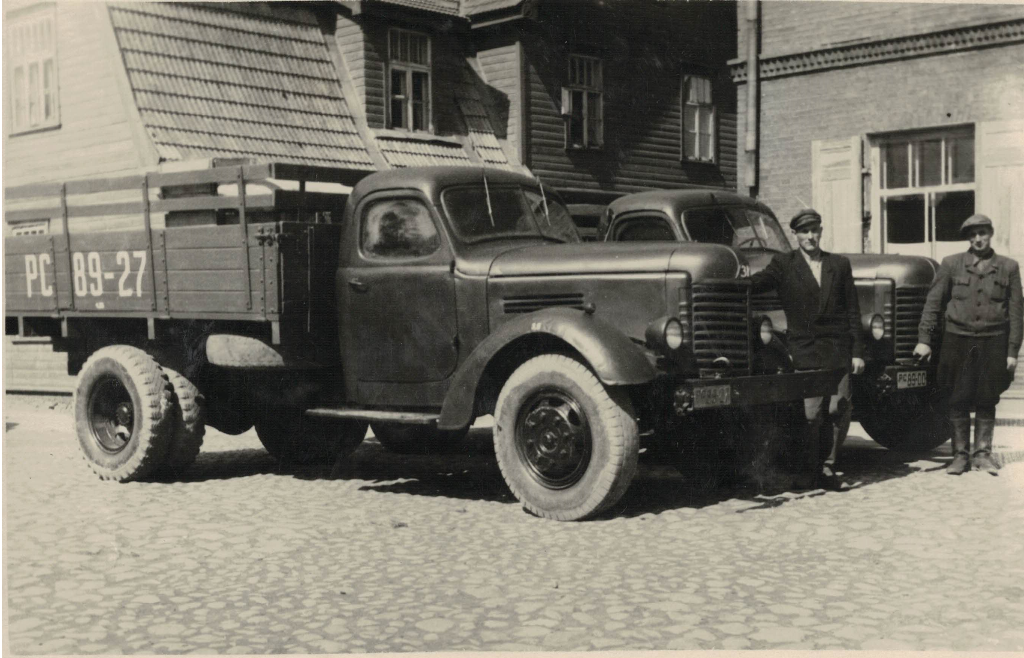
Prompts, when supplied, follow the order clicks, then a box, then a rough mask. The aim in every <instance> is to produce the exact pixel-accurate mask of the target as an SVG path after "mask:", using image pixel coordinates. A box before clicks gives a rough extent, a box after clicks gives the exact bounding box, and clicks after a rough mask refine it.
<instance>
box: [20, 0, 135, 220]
mask: <svg viewBox="0 0 1024 658" xmlns="http://www.w3.org/2000/svg"><path fill="white" fill-rule="evenodd" d="M56 17H57V22H56V29H57V41H58V44H59V46H58V49H57V76H58V81H59V88H60V98H59V104H60V120H61V123H60V126H59V127H57V128H53V129H46V130H41V131H37V132H33V133H26V134H20V135H9V134H8V135H7V137H6V139H5V140H4V156H3V158H4V185H5V186H14V185H21V184H25V183H31V182H37V181H56V180H72V179H79V178H83V177H90V176H101V175H119V174H125V173H131V172H136V171H139V170H140V169H142V168H144V167H146V166H149V165H152V164H155V160H153V159H150V157H149V152H148V151H147V150H146V149H140V148H139V144H138V142H137V138H138V135H137V130H138V126H133V124H132V122H133V115H132V113H131V111H130V103H131V98H130V96H129V97H127V98H126V97H124V96H123V89H122V88H121V86H120V85H119V83H118V79H119V76H123V75H124V73H123V70H121V69H120V67H121V62H120V61H119V60H118V59H116V58H115V55H116V52H117V51H116V46H115V44H114V43H113V42H112V39H113V32H112V30H111V28H110V26H109V18H108V15H107V12H106V9H105V7H103V6H102V5H97V4H95V3H77V2H67V3H63V2H62V3H57V4H56ZM104 21H107V23H106V24H105V23H104ZM8 128H9V127H8V126H7V125H5V130H8ZM103 223H104V221H103V220H102V219H101V218H90V219H85V218H83V220H82V222H81V224H80V225H79V228H81V227H83V226H84V225H89V226H92V227H95V228H99V226H101V225H102V224H103Z"/></svg>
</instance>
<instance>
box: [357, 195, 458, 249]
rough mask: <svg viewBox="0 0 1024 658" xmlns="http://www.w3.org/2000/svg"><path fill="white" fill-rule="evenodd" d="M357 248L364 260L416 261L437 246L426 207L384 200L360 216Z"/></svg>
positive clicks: (431, 221) (396, 200) (432, 224)
mask: <svg viewBox="0 0 1024 658" xmlns="http://www.w3.org/2000/svg"><path fill="white" fill-rule="evenodd" d="M360 246H361V247H362V250H363V253H364V254H366V256H367V257H368V258H372V259H377V258H416V257H418V256H427V255H429V254H432V253H434V252H435V251H437V250H438V248H440V246H441V238H440V236H439V235H438V234H437V227H436V226H435V225H434V221H433V220H432V219H431V218H430V211H429V210H427V207H426V206H424V205H423V204H422V203H420V202H419V201H417V200H415V199H384V200H381V201H376V202H373V203H371V204H370V205H369V206H367V208H366V210H365V211H364V212H363V223H362V228H361V230H360Z"/></svg>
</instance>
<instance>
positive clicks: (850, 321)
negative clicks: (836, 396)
mask: <svg viewBox="0 0 1024 658" xmlns="http://www.w3.org/2000/svg"><path fill="white" fill-rule="evenodd" d="M751 283H752V287H753V292H754V293H759V292H765V291H768V290H773V289H774V290H775V291H777V292H778V295H779V300H780V301H781V302H782V310H783V311H785V312H786V325H787V327H788V341H787V342H788V345H789V351H790V353H791V354H792V355H793V365H794V366H795V367H796V368H798V369H805V368H849V367H850V359H851V358H852V357H857V358H863V357H864V337H863V332H864V330H863V328H862V327H861V319H860V304H859V302H858V301H857V289H856V287H855V286H854V284H853V269H852V268H851V267H850V260H849V259H848V258H846V257H844V256H840V255H838V254H830V253H827V252H822V254H821V286H820V287H819V286H818V282H817V281H815V279H814V274H813V273H812V272H811V268H810V266H809V265H808V264H807V260H806V259H805V258H804V256H803V255H802V254H801V252H800V250H799V249H795V250H793V251H791V252H790V253H788V254H776V255H775V256H774V257H773V258H772V260H771V262H770V263H768V267H766V268H765V269H764V270H762V271H761V272H758V273H757V274H755V275H754V276H752V277H751Z"/></svg>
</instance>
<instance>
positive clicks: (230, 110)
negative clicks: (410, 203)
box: [110, 2, 374, 170]
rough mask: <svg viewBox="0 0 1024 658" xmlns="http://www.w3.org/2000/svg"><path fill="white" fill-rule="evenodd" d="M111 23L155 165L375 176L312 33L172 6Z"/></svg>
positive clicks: (124, 12)
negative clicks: (192, 163)
mask: <svg viewBox="0 0 1024 658" xmlns="http://www.w3.org/2000/svg"><path fill="white" fill-rule="evenodd" d="M110 16H111V21H112V23H113V26H114V30H115V34H116V35H117V42H118V45H119V47H120V49H121V54H122V57H123V59H124V64H125V67H126V69H127V72H128V79H129V82H130V84H131V88H132V92H133V94H134V96H135V103H136V105H137V106H138V109H139V114H140V115H141V118H142V122H143V124H144V125H145V128H146V131H147V132H148V134H149V136H150V137H151V139H152V140H153V142H154V144H155V146H156V148H157V150H158V151H159V153H160V155H161V157H163V158H165V159H167V160H190V159H196V158H209V157H215V156H219V157H257V158H261V159H264V160H269V159H273V160H276V161H284V162H295V163H301V164H313V165H322V166H332V167H344V168H350V169H365V170H372V169H373V168H374V167H373V161H372V160H371V159H370V156H369V154H368V153H367V150H366V146H365V145H364V144H363V142H362V140H361V139H360V136H359V132H358V130H357V129H356V125H355V121H354V120H353V118H352V115H351V113H350V111H349V108H348V105H347V104H346V102H345V99H344V97H343V96H342V90H341V85H340V83H339V80H338V76H337V72H336V71H335V69H334V66H333V64H332V62H331V59H330V55H329V53H328V50H327V45H326V43H325V42H324V39H323V36H322V35H321V33H320V31H319V29H318V28H317V27H316V26H314V25H302V24H298V23H290V22H284V21H278V20H268V19H265V18H261V17H258V16H254V15H248V14H242V13H235V12H233V11H223V10H218V9H209V8H205V7H202V6H201V5H186V4H171V3H141V2H140V3H132V4H127V3H126V4H113V5H111V6H110Z"/></svg>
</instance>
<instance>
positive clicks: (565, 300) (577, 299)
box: [501, 292, 583, 314]
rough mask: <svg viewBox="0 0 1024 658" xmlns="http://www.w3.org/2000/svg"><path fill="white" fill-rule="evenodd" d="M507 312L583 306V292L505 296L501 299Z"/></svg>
mask: <svg viewBox="0 0 1024 658" xmlns="http://www.w3.org/2000/svg"><path fill="white" fill-rule="evenodd" d="M501 304H502V308H504V310H505V313H509V314H519V313H533V312H534V311H539V310H540V309H542V308H551V307H552V306H569V307H572V308H578V309H582V308H583V293H581V292H579V293H559V294H554V295H523V296H519V297H505V298H504V299H502V300H501Z"/></svg>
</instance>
